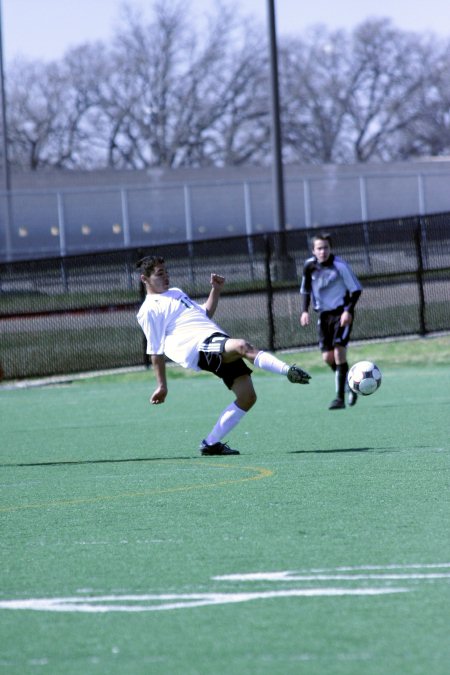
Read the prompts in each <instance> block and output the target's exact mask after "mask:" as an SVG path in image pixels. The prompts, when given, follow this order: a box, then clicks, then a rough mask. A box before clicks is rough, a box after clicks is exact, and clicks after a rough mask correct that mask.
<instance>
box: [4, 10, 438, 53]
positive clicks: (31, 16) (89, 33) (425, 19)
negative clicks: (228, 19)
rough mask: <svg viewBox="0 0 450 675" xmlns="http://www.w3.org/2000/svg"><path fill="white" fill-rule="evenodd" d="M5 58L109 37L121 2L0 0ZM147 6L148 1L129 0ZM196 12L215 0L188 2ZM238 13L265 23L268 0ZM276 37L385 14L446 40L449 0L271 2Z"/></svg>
mask: <svg viewBox="0 0 450 675" xmlns="http://www.w3.org/2000/svg"><path fill="white" fill-rule="evenodd" d="M0 4H1V7H2V33H3V53H4V57H5V61H6V62H8V61H9V60H11V59H12V58H13V57H15V56H18V55H21V56H25V57H28V58H39V59H45V60H49V59H59V58H60V57H61V56H62V55H63V54H64V53H65V51H66V50H67V49H68V48H69V47H73V46H76V45H79V44H80V43H83V42H87V41H94V40H98V39H100V40H108V39H109V38H110V37H111V36H112V34H113V32H114V29H115V28H116V27H117V25H118V22H119V20H120V7H121V5H123V4H124V3H123V0H0ZM128 4H129V5H131V6H135V7H139V8H143V9H144V10H145V8H148V7H149V6H151V4H152V2H151V0H128ZM190 4H191V6H192V7H193V8H194V9H195V11H197V12H200V13H201V12H202V11H204V10H205V9H207V8H208V7H211V6H214V0H190ZM236 4H237V5H238V6H239V8H240V13H242V14H246V15H250V16H254V17H255V20H256V21H258V22H260V23H261V24H262V25H266V17H267V0H238V2H236ZM275 8H276V20H277V31H278V34H279V35H285V34H301V33H302V32H304V31H305V29H306V28H307V27H308V26H311V25H314V24H317V23H323V24H325V25H326V26H327V27H328V28H330V29H336V28H346V29H352V28H353V27H354V26H356V25H357V24H359V23H361V22H362V21H364V20H365V19H367V18H369V17H388V18H390V19H392V21H393V22H394V24H395V25H396V26H397V27H398V28H401V29H403V30H412V31H416V32H425V31H431V32H434V33H436V34H437V35H438V36H440V37H449V38H450V2H449V0H427V1H426V2H413V0H376V1H374V0H275Z"/></svg>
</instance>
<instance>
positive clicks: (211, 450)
mask: <svg viewBox="0 0 450 675" xmlns="http://www.w3.org/2000/svg"><path fill="white" fill-rule="evenodd" d="M199 450H200V452H201V454H202V455H240V454H241V453H240V452H239V450H233V448H230V446H229V445H228V443H220V441H219V442H218V443H212V444H211V445H208V443H207V442H206V441H204V440H203V441H202V442H201V443H200V448H199Z"/></svg>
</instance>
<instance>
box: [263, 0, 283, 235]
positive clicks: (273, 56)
mask: <svg viewBox="0 0 450 675" xmlns="http://www.w3.org/2000/svg"><path fill="white" fill-rule="evenodd" d="M267 14H268V27H269V50H270V87H271V90H270V94H271V95H270V100H271V114H272V120H271V121H272V151H273V193H274V219H275V229H276V230H277V231H278V232H281V231H283V230H284V229H285V226H286V216H285V207H284V182H283V161H282V152H281V124H280V95H279V87H278V55H277V34H276V24H275V7H274V0H267Z"/></svg>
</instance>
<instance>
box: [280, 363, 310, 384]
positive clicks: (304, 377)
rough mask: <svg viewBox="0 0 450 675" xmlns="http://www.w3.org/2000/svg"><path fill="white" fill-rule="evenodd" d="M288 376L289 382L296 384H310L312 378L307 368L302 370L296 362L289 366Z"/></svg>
mask: <svg viewBox="0 0 450 675" xmlns="http://www.w3.org/2000/svg"><path fill="white" fill-rule="evenodd" d="M286 376H287V379H288V380H289V382H293V383H294V384H309V380H310V379H311V375H308V373H307V372H306V371H305V370H302V369H301V368H299V366H296V365H295V364H294V365H293V366H291V367H290V368H289V370H288V371H287V373H286Z"/></svg>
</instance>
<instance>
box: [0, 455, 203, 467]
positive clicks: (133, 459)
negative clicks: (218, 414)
mask: <svg viewBox="0 0 450 675" xmlns="http://www.w3.org/2000/svg"><path fill="white" fill-rule="evenodd" d="M185 459H198V457H197V456H195V457H127V458H125V459H73V460H72V459H71V460H62V461H60V462H17V463H11V464H0V467H1V468H6V467H12V466H70V465H76V466H78V465H82V464H119V463H120V462H163V461H165V460H168V461H171V462H173V461H175V460H185Z"/></svg>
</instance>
